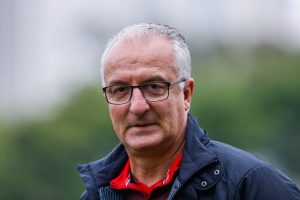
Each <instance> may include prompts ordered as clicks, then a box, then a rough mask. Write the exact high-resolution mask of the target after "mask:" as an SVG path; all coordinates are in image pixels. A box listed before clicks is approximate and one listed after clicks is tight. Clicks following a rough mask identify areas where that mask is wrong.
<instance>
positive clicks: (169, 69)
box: [104, 36, 177, 84]
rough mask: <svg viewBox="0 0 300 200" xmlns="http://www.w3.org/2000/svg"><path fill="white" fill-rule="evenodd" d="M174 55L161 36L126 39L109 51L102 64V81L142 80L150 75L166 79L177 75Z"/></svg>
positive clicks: (168, 43) (166, 41) (170, 46)
mask: <svg viewBox="0 0 300 200" xmlns="http://www.w3.org/2000/svg"><path fill="white" fill-rule="evenodd" d="M174 66H175V53H174V49H173V46H172V45H171V43H170V41H168V40H167V39H166V38H163V37H159V36H156V37H152V38H149V39H146V40H143V39H136V38H135V39H134V38H131V39H126V40H123V41H120V42H118V43H117V44H116V45H115V46H114V47H113V48H112V49H111V51H110V52H109V54H108V55H107V58H106V62H105V65H104V81H105V83H106V84H109V83H110V82H111V80H112V79H120V78H121V79H125V78H130V79H145V78H148V77H151V76H155V77H159V76H160V77H162V79H169V78H173V76H176V74H177V73H176V70H175V67H174Z"/></svg>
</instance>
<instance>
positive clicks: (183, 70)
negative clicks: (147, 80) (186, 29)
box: [100, 23, 192, 86]
mask: <svg viewBox="0 0 300 200" xmlns="http://www.w3.org/2000/svg"><path fill="white" fill-rule="evenodd" d="M153 35H159V36H162V37H165V38H166V39H168V40H169V41H170V42H171V44H172V46H173V48H174V51H175V63H174V64H175V67H176V69H175V70H176V72H177V76H178V78H185V79H189V78H190V77H191V70H192V67H191V55H190V51H189V49H188V46H187V44H186V42H185V39H184V37H183V36H182V35H181V34H180V33H179V31H178V30H177V29H175V28H172V27H170V26H168V25H162V24H155V23H147V24H145V23H142V24H135V25H132V26H128V27H126V28H124V29H123V30H122V31H120V32H119V33H117V34H116V35H114V36H113V37H112V38H111V39H110V40H109V41H108V43H107V45H106V48H105V50H104V52H103V54H102V58H101V68H100V72H101V79H102V86H104V85H105V83H104V65H105V62H106V58H107V55H108V54H109V52H110V50H111V49H112V47H113V46H114V45H116V44H117V43H118V42H119V41H122V40H124V39H128V38H131V37H133V36H135V37H136V38H141V39H147V38H149V37H151V36H153Z"/></svg>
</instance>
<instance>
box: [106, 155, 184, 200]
mask: <svg viewBox="0 0 300 200" xmlns="http://www.w3.org/2000/svg"><path fill="white" fill-rule="evenodd" d="M181 159H182V153H181V154H180V155H179V156H178V157H177V158H176V160H175V161H174V162H173V164H172V166H171V167H170V168H169V170H168V172H167V174H166V177H165V178H164V179H163V180H160V181H158V182H156V183H154V184H153V185H151V186H150V187H149V186H147V185H145V184H144V183H142V182H140V181H139V180H137V179H136V178H134V177H133V176H132V175H131V173H130V161H129V160H128V161H127V163H126V164H125V166H124V167H123V169H122V171H121V173H120V174H119V175H118V176H117V177H116V178H115V179H113V180H111V181H110V186H111V187H112V188H113V189H116V190H127V192H126V194H127V200H131V199H134V200H146V199H147V200H148V199H150V197H151V199H153V200H154V199H155V200H163V199H167V197H168V195H169V192H170V191H171V187H172V184H171V183H173V181H174V177H175V173H176V172H177V170H178V169H179V167H180V163H181Z"/></svg>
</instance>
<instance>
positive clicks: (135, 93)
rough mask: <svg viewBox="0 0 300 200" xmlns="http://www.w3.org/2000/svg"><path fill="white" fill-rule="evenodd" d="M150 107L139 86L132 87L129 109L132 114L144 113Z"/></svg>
mask: <svg viewBox="0 0 300 200" xmlns="http://www.w3.org/2000/svg"><path fill="white" fill-rule="evenodd" d="M149 109H150V106H149V104H148V102H147V100H146V99H145V98H144V96H143V94H142V92H141V91H140V89H139V88H133V90H132V96H131V100H130V111H131V112H132V113H134V114H137V115H140V114H144V113H145V112H147V111H148V110H149Z"/></svg>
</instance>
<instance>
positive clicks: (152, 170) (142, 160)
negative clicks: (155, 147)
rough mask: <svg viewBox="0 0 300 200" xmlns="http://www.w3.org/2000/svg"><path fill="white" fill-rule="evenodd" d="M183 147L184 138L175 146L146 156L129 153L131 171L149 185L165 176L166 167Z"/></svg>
mask: <svg viewBox="0 0 300 200" xmlns="http://www.w3.org/2000/svg"><path fill="white" fill-rule="evenodd" d="M183 147H184V140H182V142H181V143H180V144H179V145H178V146H177V147H176V148H174V147H173V148H169V150H167V151H159V153H153V154H151V155H147V156H131V155H130V154H129V159H130V168H131V173H132V174H133V176H134V177H136V178H137V179H138V180H139V181H141V182H142V183H144V184H145V185H147V186H151V185H153V184H154V183H156V182H157V181H160V180H163V179H164V178H165V177H166V175H167V171H168V169H169V168H170V167H171V165H172V164H173V162H174V161H175V160H176V158H177V157H178V156H179V154H180V153H181V152H182V150H183ZM162 152H163V153H162Z"/></svg>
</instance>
